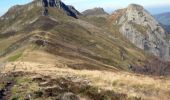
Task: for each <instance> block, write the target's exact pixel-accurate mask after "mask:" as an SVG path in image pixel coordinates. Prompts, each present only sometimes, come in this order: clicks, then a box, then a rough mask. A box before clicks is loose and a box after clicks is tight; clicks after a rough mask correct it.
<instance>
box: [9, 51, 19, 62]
mask: <svg viewBox="0 0 170 100" xmlns="http://www.w3.org/2000/svg"><path fill="white" fill-rule="evenodd" d="M21 56H22V53H17V54H15V55H13V56H11V57H9V58H8V59H7V60H8V61H9V62H12V61H16V60H17V59H18V58H20V57H21Z"/></svg>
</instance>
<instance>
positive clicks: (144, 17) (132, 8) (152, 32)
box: [112, 4, 170, 60]
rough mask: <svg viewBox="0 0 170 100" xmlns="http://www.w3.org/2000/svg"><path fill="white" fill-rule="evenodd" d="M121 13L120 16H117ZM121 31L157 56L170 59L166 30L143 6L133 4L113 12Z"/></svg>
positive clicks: (138, 45)
mask: <svg viewBox="0 0 170 100" xmlns="http://www.w3.org/2000/svg"><path fill="white" fill-rule="evenodd" d="M117 15H119V17H115V16H117ZM113 18H114V20H115V22H116V24H118V25H119V26H120V32H121V33H122V34H123V35H124V36H125V37H126V38H128V39H129V40H130V41H131V42H132V43H134V44H135V45H136V46H137V47H139V48H141V49H143V50H145V51H146V52H150V53H152V54H154V55H155V56H158V57H160V58H164V59H166V60H170V56H169V44H168V41H166V39H165V38H166V36H167V34H166V31H165V30H164V29H163V27H162V26H161V25H160V24H159V22H157V21H156V20H155V18H154V17H153V16H152V15H151V14H150V13H149V12H148V11H146V10H145V9H144V8H143V7H142V6H140V5H137V4H131V5H129V6H128V7H127V8H125V9H123V10H120V11H117V12H115V13H113V15H112V19H113Z"/></svg>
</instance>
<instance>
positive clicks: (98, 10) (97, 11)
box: [82, 7, 108, 16]
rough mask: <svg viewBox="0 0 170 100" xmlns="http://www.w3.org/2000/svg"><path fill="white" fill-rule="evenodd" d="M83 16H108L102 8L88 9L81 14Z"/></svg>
mask: <svg viewBox="0 0 170 100" xmlns="http://www.w3.org/2000/svg"><path fill="white" fill-rule="evenodd" d="M82 14H83V15H85V16H100V15H108V13H107V12H105V11H104V9H103V8H100V7H98V8H97V7H96V8H93V9H88V10H85V11H83V12H82Z"/></svg>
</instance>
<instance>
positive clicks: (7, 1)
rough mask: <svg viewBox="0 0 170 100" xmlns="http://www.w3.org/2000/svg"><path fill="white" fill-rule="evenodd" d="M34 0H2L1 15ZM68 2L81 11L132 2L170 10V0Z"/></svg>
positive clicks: (109, 8)
mask: <svg viewBox="0 0 170 100" xmlns="http://www.w3.org/2000/svg"><path fill="white" fill-rule="evenodd" d="M30 1H32V0H1V1H0V15H2V14H4V13H5V12H6V11H7V10H8V9H9V8H10V7H11V6H13V5H16V4H25V3H28V2H30ZM62 1H63V2H65V3H66V4H69V5H73V6H74V7H75V8H76V9H78V10H79V11H83V10H86V9H88V8H94V7H103V8H104V9H105V10H106V11H108V12H112V11H114V10H115V9H120V8H124V7H127V6H128V5H129V4H131V3H136V4H140V5H142V6H144V7H145V8H146V9H147V10H149V11H150V12H151V13H152V14H158V13H162V12H170V0H62Z"/></svg>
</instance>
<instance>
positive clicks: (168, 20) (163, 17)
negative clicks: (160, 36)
mask: <svg viewBox="0 0 170 100" xmlns="http://www.w3.org/2000/svg"><path fill="white" fill-rule="evenodd" d="M154 16H155V18H156V19H157V20H158V21H159V22H160V23H161V24H162V25H163V26H164V27H165V29H166V30H167V31H168V32H169V33H170V12H167V13H162V14H157V15H154Z"/></svg>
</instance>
